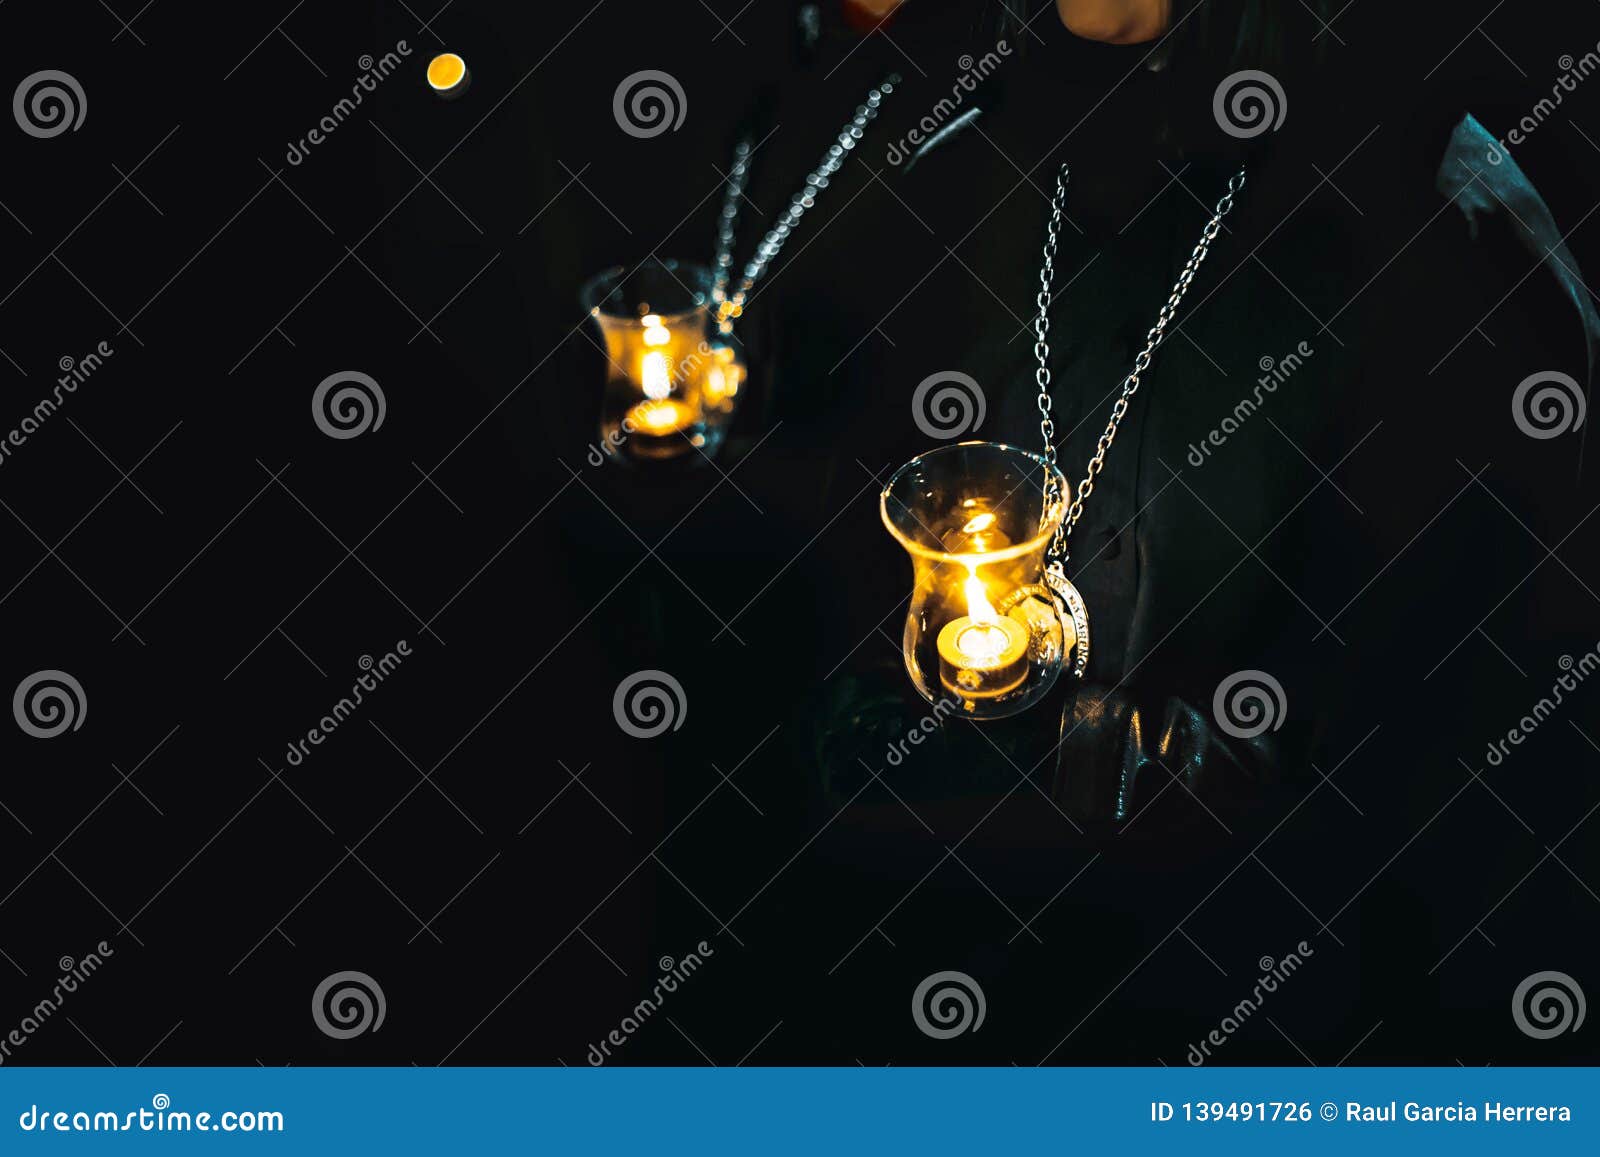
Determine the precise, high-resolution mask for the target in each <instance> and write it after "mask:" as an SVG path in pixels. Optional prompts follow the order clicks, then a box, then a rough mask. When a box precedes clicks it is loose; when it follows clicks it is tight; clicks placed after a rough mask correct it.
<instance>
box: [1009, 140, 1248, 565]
mask: <svg viewBox="0 0 1600 1157" xmlns="http://www.w3.org/2000/svg"><path fill="white" fill-rule="evenodd" d="M1067 177H1068V168H1067V165H1066V164H1064V163H1063V164H1062V166H1061V169H1060V171H1059V172H1058V173H1057V174H1056V192H1055V196H1054V197H1053V198H1052V199H1051V201H1050V223H1049V225H1048V226H1047V229H1046V234H1045V242H1044V264H1043V265H1042V266H1040V268H1039V298H1038V306H1039V313H1038V316H1037V317H1035V318H1034V322H1033V335H1034V343H1033V354H1034V357H1036V358H1037V359H1038V361H1039V368H1038V369H1037V370H1036V371H1035V372H1034V377H1035V380H1036V381H1037V382H1038V384H1039V433H1040V435H1041V436H1043V438H1044V460H1045V462H1046V464H1047V465H1048V466H1049V467H1050V469H1048V470H1046V472H1045V495H1044V499H1045V509H1046V510H1049V509H1051V507H1052V506H1053V505H1054V504H1055V503H1057V502H1059V501H1061V492H1060V491H1061V488H1060V484H1059V483H1058V482H1057V481H1056V477H1057V471H1056V470H1055V469H1054V467H1055V465H1056V438H1055V435H1056V427H1055V422H1054V421H1052V420H1051V417H1050V343H1049V342H1048V341H1047V340H1046V335H1047V334H1048V333H1049V331H1050V284H1051V282H1052V281H1053V280H1054V279H1055V258H1056V242H1057V240H1058V238H1059V236H1060V231H1061V216H1062V207H1063V206H1064V205H1065V203H1066V197H1067ZM1243 188H1244V169H1242V168H1241V169H1240V170H1239V171H1238V172H1237V173H1235V174H1234V175H1233V176H1232V177H1230V178H1228V188H1227V191H1226V192H1225V193H1223V195H1222V197H1221V199H1220V200H1219V201H1218V202H1217V207H1216V209H1215V210H1214V211H1213V212H1212V214H1211V220H1209V221H1207V222H1206V225H1205V228H1204V229H1202V230H1201V231H1200V240H1199V241H1198V242H1196V243H1195V247H1194V250H1193V251H1192V252H1191V253H1190V254H1189V260H1188V261H1187V262H1186V263H1185V264H1184V267H1183V272H1182V273H1180V274H1178V280H1177V281H1176V282H1174V283H1173V286H1172V292H1171V293H1170V294H1169V295H1168V296H1167V300H1166V302H1165V303H1164V304H1163V305H1162V306H1161V311H1160V313H1158V314H1157V315H1156V323H1155V325H1153V326H1151V327H1150V331H1149V332H1148V333H1146V334H1145V340H1144V349H1142V350H1140V351H1139V354H1138V356H1137V357H1135V358H1134V359H1133V369H1131V370H1129V371H1128V376H1127V377H1125V378H1123V379H1122V390H1121V393H1119V394H1118V396H1117V400H1116V401H1115V402H1114V403H1113V404H1112V406H1111V417H1110V420H1109V421H1107V422H1106V429H1105V433H1103V434H1101V435H1100V440H1099V442H1097V443H1096V444H1095V452H1094V457H1093V458H1091V459H1089V469H1088V472H1087V473H1086V474H1085V475H1084V477H1083V481H1082V482H1080V483H1079V484H1078V490H1077V493H1076V494H1074V495H1073V497H1072V505H1071V506H1069V507H1068V508H1067V516H1066V517H1065V518H1064V519H1062V521H1061V525H1060V526H1058V527H1057V528H1056V536H1055V538H1054V540H1052V541H1051V543H1050V551H1049V555H1048V561H1049V563H1051V564H1057V563H1059V564H1062V565H1063V566H1064V565H1065V563H1066V561H1067V558H1068V552H1067V540H1068V539H1069V538H1071V537H1072V528H1073V527H1074V526H1076V525H1077V524H1078V519H1080V518H1082V517H1083V504H1084V503H1085V502H1086V501H1088V498H1089V495H1091V494H1093V493H1094V480H1095V476H1096V475H1097V474H1099V473H1100V471H1101V469H1102V468H1103V467H1104V466H1105V461H1106V451H1108V450H1110V449H1111V443H1112V442H1114V441H1115V440H1116V437H1117V429H1118V427H1120V426H1121V425H1122V419H1123V417H1124V416H1125V415H1126V414H1127V412H1128V405H1129V403H1130V402H1131V400H1132V398H1133V395H1134V394H1135V393H1137V392H1138V390H1139V382H1140V378H1141V375H1142V374H1143V373H1144V372H1145V371H1146V370H1148V369H1149V368H1150V362H1151V358H1152V357H1153V355H1154V354H1155V351H1156V347H1157V346H1159V345H1160V344H1161V343H1162V341H1163V340H1165V338H1166V336H1167V326H1168V325H1170V324H1171V323H1172V319H1173V318H1174V317H1176V316H1177V312H1178V305H1179V303H1181V302H1182V301H1183V297H1184V294H1186V293H1188V292H1189V285H1190V283H1191V282H1193V281H1194V275H1195V272H1196V271H1197V270H1198V269H1199V268H1200V263H1201V262H1203V261H1204V260H1205V259H1206V254H1207V253H1209V252H1210V251H1211V243H1212V242H1213V241H1215V240H1216V239H1217V234H1218V233H1219V232H1220V231H1221V229H1222V219H1223V218H1224V217H1226V216H1227V215H1228V213H1229V212H1230V211H1231V210H1232V209H1233V198H1234V195H1235V194H1236V193H1238V192H1239V190H1241V189H1243Z"/></svg>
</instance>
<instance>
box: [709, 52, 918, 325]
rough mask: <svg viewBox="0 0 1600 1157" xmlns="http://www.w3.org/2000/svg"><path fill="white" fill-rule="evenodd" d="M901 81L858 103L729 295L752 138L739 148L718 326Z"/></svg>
mask: <svg viewBox="0 0 1600 1157" xmlns="http://www.w3.org/2000/svg"><path fill="white" fill-rule="evenodd" d="M899 83H900V75H899V74H898V73H891V74H890V75H889V77H888V79H886V80H885V81H884V82H883V83H882V84H880V85H877V86H876V87H874V88H873V89H871V90H870V91H869V92H868V93H867V99H866V103H865V104H859V105H857V106H856V111H855V115H854V116H853V117H851V118H850V120H849V121H848V122H847V123H846V124H845V126H844V128H842V129H840V130H839V135H838V137H837V138H835V140H834V143H833V144H831V145H829V146H828V151H827V152H826V153H825V154H824V155H823V158H822V160H821V161H820V162H819V163H818V165H817V167H816V168H814V169H812V170H811V172H809V173H807V174H806V179H805V183H804V184H803V185H801V186H800V191H799V192H798V193H796V194H795V195H794V196H793V197H791V198H789V207H788V208H787V209H785V210H784V211H783V216H782V217H780V218H779V219H778V223H777V224H776V225H774V226H773V227H772V228H771V229H769V230H767V233H766V236H764V237H763V238H762V239H761V244H760V245H758V246H756V252H755V256H754V257H752V258H751V259H750V261H749V262H748V263H747V264H746V265H745V267H744V276H743V277H741V278H740V280H739V285H738V287H737V288H736V289H735V290H734V291H733V293H732V294H729V293H728V291H727V290H728V276H729V273H730V272H731V270H732V266H733V242H734V229H735V225H736V223H737V221H738V217H739V201H740V199H741V198H742V197H743V196H744V181H745V177H746V171H747V169H748V162H749V158H750V144H749V142H748V141H740V142H739V146H738V148H737V149H736V150H735V151H734V165H733V171H732V172H731V173H730V174H729V176H728V187H727V194H726V196H725V197H724V198H723V205H722V222H721V225H720V226H719V227H718V231H717V256H716V281H715V282H714V284H713V286H712V291H711V300H712V303H713V305H714V306H715V307H716V311H717V327H718V329H720V330H721V331H722V332H723V333H727V332H729V331H730V330H731V329H732V328H733V321H734V319H735V318H737V317H739V316H740V315H741V314H742V313H743V312H744V306H745V301H746V299H747V298H748V297H749V295H750V290H751V289H752V288H754V286H755V283H756V282H757V281H758V280H760V278H761V275H762V274H764V273H765V272H766V271H767V266H768V265H770V264H771V263H772V261H773V259H774V258H776V257H777V256H778V253H779V251H780V250H781V249H782V248H783V243H784V242H785V241H787V240H788V239H789V235H790V234H791V233H793V232H794V230H795V228H796V227H797V226H798V225H799V224H800V218H802V217H804V216H805V213H806V210H807V209H809V208H811V207H812V206H813V205H814V204H816V197H817V193H818V192H819V191H821V190H822V189H826V188H827V187H828V178H829V177H831V176H833V174H834V173H836V172H838V171H839V169H840V167H841V166H843V164H844V162H845V158H846V157H848V156H849V154H850V151H851V150H852V149H854V148H855V147H856V144H857V142H859V141H860V140H861V137H862V135H863V134H864V133H865V132H866V128H867V125H868V124H869V123H870V122H872V121H874V120H876V119H877V117H878V106H879V105H881V104H882V103H883V98H884V97H886V96H888V95H889V94H890V93H892V92H893V91H894V86H895V85H897V84H899Z"/></svg>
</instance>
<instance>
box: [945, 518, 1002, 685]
mask: <svg viewBox="0 0 1600 1157" xmlns="http://www.w3.org/2000/svg"><path fill="white" fill-rule="evenodd" d="M979 517H980V518H981V517H983V516H982V515H980V516H979ZM975 521H976V520H975ZM964 589H965V591H966V595H967V617H968V618H969V619H971V620H972V626H971V627H969V628H968V629H967V630H965V631H962V632H961V634H960V635H959V636H957V638H956V647H957V648H958V649H959V650H960V651H961V653H962V654H963V655H966V656H967V657H968V658H972V659H992V658H994V657H995V656H996V655H998V654H1000V652H1001V651H1003V650H1004V649H1005V646H1006V636H1005V632H1004V631H1001V630H999V629H998V628H997V627H996V626H995V625H994V624H996V623H998V622H999V621H1000V616H999V614H997V613H996V612H995V609H994V607H993V606H991V605H990V603H989V595H988V592H987V591H986V590H985V589H984V585H983V580H982V579H981V578H979V577H978V574H977V572H976V571H970V572H969V573H968V574H967V581H966V583H965V585H964Z"/></svg>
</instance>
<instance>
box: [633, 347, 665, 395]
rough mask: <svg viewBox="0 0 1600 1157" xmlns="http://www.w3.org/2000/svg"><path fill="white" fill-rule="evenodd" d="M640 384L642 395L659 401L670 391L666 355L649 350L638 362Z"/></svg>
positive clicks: (658, 351)
mask: <svg viewBox="0 0 1600 1157" xmlns="http://www.w3.org/2000/svg"><path fill="white" fill-rule="evenodd" d="M639 378H640V386H641V388H643V390H644V396H645V397H647V398H649V399H650V400H651V401H656V402H659V401H660V400H661V399H662V398H665V397H666V396H667V395H668V394H670V393H672V372H671V370H670V369H669V368H668V366H667V355H666V354H664V353H662V352H661V351H660V350H651V351H650V352H649V353H647V354H645V355H644V358H643V360H642V361H641V362H640V364H639Z"/></svg>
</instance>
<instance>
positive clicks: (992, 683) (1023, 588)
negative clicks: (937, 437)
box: [880, 442, 1077, 719]
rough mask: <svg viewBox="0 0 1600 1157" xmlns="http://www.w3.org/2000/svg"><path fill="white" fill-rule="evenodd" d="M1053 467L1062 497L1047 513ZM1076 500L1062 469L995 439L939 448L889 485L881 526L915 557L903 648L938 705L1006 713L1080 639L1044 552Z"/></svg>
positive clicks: (1036, 695) (1027, 699)
mask: <svg viewBox="0 0 1600 1157" xmlns="http://www.w3.org/2000/svg"><path fill="white" fill-rule="evenodd" d="M1050 473H1053V474H1054V476H1055V479H1056V483H1057V489H1056V493H1057V494H1058V495H1060V498H1059V499H1058V500H1057V501H1056V502H1055V503H1053V504H1051V505H1050V507H1049V508H1048V509H1047V508H1046V506H1045V501H1044V493H1045V480H1046V478H1047V476H1048V475H1049V474H1050ZM1068 501H1069V500H1068V497H1067V482H1066V479H1065V478H1063V477H1062V476H1061V472H1060V471H1059V470H1056V469H1055V468H1054V467H1052V466H1049V465H1047V464H1046V463H1045V461H1044V459H1043V458H1041V457H1040V456H1039V455H1037V454H1030V453H1028V452H1027V451H1025V450H1019V449H1017V448H1016V447H1014V446H1006V445H1002V444H1000V443H998V442H962V443H959V444H957V445H954V446H944V447H941V448H940V449H938V450H933V451H930V452H929V453H927V454H923V455H922V456H920V457H918V458H913V459H912V460H911V461H910V462H907V463H906V464H905V465H904V466H902V467H901V468H900V469H899V470H897V471H896V472H895V474H894V477H892V478H891V479H890V480H889V484H888V485H887V486H885V487H884V490H883V495H882V498H881V500H880V509H881V512H882V515H883V524H884V526H886V527H887V528H888V530H889V533H890V534H892V535H894V538H895V541H897V542H898V543H899V544H900V545H901V546H902V547H904V548H905V550H906V553H907V554H909V555H910V556H911V567H912V576H913V587H912V592H911V605H910V608H909V609H908V610H907V612H906V622H905V631H904V634H903V636H902V642H901V650H902V652H903V654H904V657H905V663H906V671H907V672H908V673H909V674H910V675H911V681H912V682H913V683H914V684H915V685H916V687H917V690H918V691H920V692H921V693H922V695H923V696H924V697H925V698H926V699H928V700H929V701H930V702H933V703H937V702H939V701H941V700H943V701H946V702H950V701H954V702H955V703H956V704H957V705H958V706H959V708H960V710H961V713H962V715H963V716H964V717H966V718H968V719H1000V718H1003V717H1005V716H1007V715H1014V714H1016V713H1017V712H1019V711H1022V710H1023V709H1025V708H1027V707H1029V706H1032V705H1033V704H1034V703H1036V702H1038V701H1039V700H1040V699H1041V698H1043V697H1044V695H1045V694H1046V693H1047V692H1048V691H1049V690H1050V688H1051V686H1052V685H1053V684H1054V683H1055V681H1056V676H1057V675H1059V674H1060V673H1061V666H1062V662H1063V660H1064V659H1065V657H1066V655H1067V653H1068V652H1069V651H1071V650H1072V648H1073V647H1074V646H1075V645H1076V643H1077V635H1076V632H1075V630H1074V627H1073V623H1072V619H1071V617H1070V616H1067V617H1063V616H1062V615H1060V614H1058V613H1057V609H1056V602H1055V599H1054V598H1053V597H1052V596H1051V593H1050V589H1049V587H1047V586H1046V585H1045V581H1044V569H1045V552H1046V550H1047V549H1048V547H1049V545H1050V540H1051V539H1052V538H1053V537H1054V535H1055V532H1056V528H1057V527H1059V526H1060V525H1061V520H1062V518H1064V517H1065V515H1066V510H1067V504H1068Z"/></svg>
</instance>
